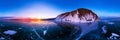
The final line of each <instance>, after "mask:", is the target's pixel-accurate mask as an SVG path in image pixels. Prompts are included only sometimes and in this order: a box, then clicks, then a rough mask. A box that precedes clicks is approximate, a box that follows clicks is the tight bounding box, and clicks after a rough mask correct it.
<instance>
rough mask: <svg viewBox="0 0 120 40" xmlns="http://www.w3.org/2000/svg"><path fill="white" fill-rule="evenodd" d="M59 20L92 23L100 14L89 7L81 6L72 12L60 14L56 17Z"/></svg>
mask: <svg viewBox="0 0 120 40" xmlns="http://www.w3.org/2000/svg"><path fill="white" fill-rule="evenodd" d="M55 20H56V21H58V22H80V23H90V22H94V21H98V20H99V18H98V16H97V15H96V14H95V13H94V12H92V11H91V10H89V9H85V8H80V9H77V10H74V11H71V12H66V13H63V14H60V15H58V16H57V17H56V19H55Z"/></svg>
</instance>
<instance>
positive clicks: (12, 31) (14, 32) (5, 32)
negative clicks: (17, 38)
mask: <svg viewBox="0 0 120 40" xmlns="http://www.w3.org/2000/svg"><path fill="white" fill-rule="evenodd" d="M3 33H4V34H8V35H14V34H16V33H17V32H16V31H14V30H7V31H4V32H3Z"/></svg>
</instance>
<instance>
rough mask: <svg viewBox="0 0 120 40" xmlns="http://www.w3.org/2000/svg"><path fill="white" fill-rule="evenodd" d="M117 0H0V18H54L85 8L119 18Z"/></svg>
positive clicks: (102, 14)
mask: <svg viewBox="0 0 120 40" xmlns="http://www.w3.org/2000/svg"><path fill="white" fill-rule="evenodd" d="M119 4H120V1H119V0H0V17H31V18H54V17H56V16H57V15H59V14H62V13H64V12H70V11H73V10H76V9H78V8H87V9H90V10H92V11H93V12H95V13H96V14H97V15H98V16H105V17H109V16H110V17H120V16H119V15H120V10H119V9H120V5H119Z"/></svg>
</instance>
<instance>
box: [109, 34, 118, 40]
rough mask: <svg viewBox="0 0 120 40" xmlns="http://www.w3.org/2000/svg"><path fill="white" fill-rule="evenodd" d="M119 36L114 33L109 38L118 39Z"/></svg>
mask: <svg viewBox="0 0 120 40" xmlns="http://www.w3.org/2000/svg"><path fill="white" fill-rule="evenodd" d="M117 37H120V36H119V35H118V34H115V33H112V35H111V36H110V38H109V39H117Z"/></svg>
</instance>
